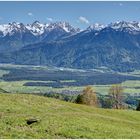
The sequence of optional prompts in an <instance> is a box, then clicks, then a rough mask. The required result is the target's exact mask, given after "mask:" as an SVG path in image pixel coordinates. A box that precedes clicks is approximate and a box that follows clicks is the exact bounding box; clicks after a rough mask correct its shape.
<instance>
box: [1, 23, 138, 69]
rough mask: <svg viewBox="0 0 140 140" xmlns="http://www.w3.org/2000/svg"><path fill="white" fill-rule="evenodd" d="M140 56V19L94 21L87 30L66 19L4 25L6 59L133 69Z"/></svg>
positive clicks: (3, 53)
mask: <svg viewBox="0 0 140 140" xmlns="http://www.w3.org/2000/svg"><path fill="white" fill-rule="evenodd" d="M7 51H9V52H7ZM139 60H140V22H136V21H134V22H126V21H120V22H115V23H111V24H108V25H100V24H93V25H91V26H90V27H88V28H87V29H85V30H83V31H80V30H79V29H76V28H74V27H72V26H71V25H69V24H68V23H66V22H56V23H49V24H42V23H40V22H38V21H36V22H34V23H32V24H27V25H24V24H22V23H10V24H6V25H0V62H2V63H15V64H32V65H52V66H57V67H69V68H82V69H93V68H97V67H108V68H110V69H113V70H116V71H131V70H134V69H140V61H139Z"/></svg>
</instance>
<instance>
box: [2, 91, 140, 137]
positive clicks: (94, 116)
mask: <svg viewBox="0 0 140 140" xmlns="http://www.w3.org/2000/svg"><path fill="white" fill-rule="evenodd" d="M29 118H36V119H38V120H39V122H37V123H33V124H31V125H27V124H26V119H29ZM0 138H108V139H109V138H134V139H136V138H140V112H137V111H132V110H131V111H130V110H113V109H99V108H94V107H89V106H85V105H78V104H74V103H68V102H64V101H60V100H56V99H51V98H46V97H42V96H35V95H27V94H6V93H5V94H0Z"/></svg>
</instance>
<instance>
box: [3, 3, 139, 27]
mask: <svg viewBox="0 0 140 140" xmlns="http://www.w3.org/2000/svg"><path fill="white" fill-rule="evenodd" d="M35 20H38V21H40V22H46V23H47V22H55V21H67V22H69V23H70V24H72V25H73V26H76V27H80V28H86V27H88V26H89V25H90V24H92V23H101V24H108V23H111V22H115V21H120V20H126V21H140V2H121V1H117V2H116V1H113V2H99V1H98V2H95V1H92V2H53V1H52V2H48V1H46V2H45V1H44V2H27V1H26V2H20V1H17V2H2V1H1V2H0V23H9V22H13V21H16V22H23V23H32V22H33V21H35Z"/></svg>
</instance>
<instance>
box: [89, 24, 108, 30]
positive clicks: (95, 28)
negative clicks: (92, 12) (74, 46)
mask: <svg viewBox="0 0 140 140" xmlns="http://www.w3.org/2000/svg"><path fill="white" fill-rule="evenodd" d="M103 28H105V25H103V24H99V23H95V24H92V25H90V26H89V27H88V28H87V30H96V31H100V30H102V29H103Z"/></svg>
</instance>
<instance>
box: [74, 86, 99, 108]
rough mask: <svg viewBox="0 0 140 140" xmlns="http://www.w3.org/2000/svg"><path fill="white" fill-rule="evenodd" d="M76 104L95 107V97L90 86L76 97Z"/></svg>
mask: <svg viewBox="0 0 140 140" xmlns="http://www.w3.org/2000/svg"><path fill="white" fill-rule="evenodd" d="M76 103H78V104H86V105H90V106H97V97H96V93H95V91H94V90H93V88H92V87H91V86H87V87H86V88H85V89H84V90H83V92H82V94H79V95H78V96H77V99H76Z"/></svg>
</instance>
